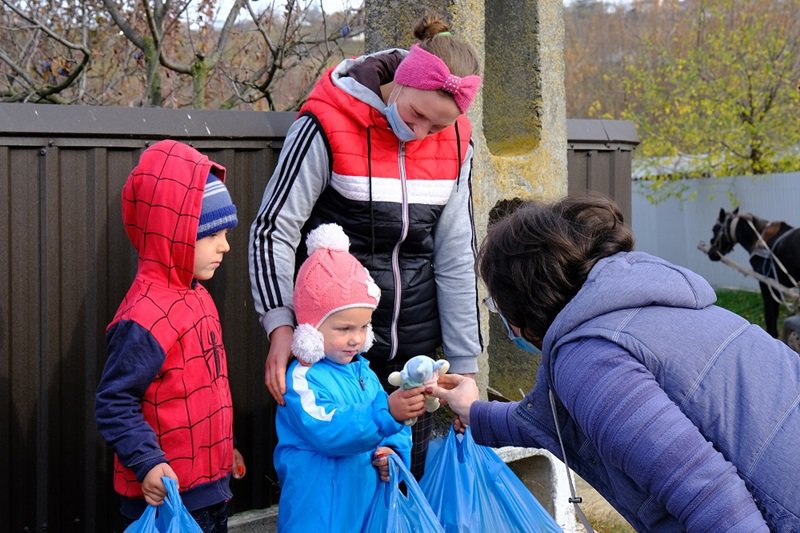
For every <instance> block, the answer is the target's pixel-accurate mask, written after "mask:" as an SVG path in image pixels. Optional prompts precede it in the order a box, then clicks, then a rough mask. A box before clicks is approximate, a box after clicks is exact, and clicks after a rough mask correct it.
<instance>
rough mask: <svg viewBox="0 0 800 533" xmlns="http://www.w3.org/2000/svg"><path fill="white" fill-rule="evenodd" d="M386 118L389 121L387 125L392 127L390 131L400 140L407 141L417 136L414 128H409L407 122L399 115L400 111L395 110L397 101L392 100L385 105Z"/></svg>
mask: <svg viewBox="0 0 800 533" xmlns="http://www.w3.org/2000/svg"><path fill="white" fill-rule="evenodd" d="M386 120H387V121H388V122H389V127H390V128H392V132H394V134H395V136H396V137H397V138H398V139H400V140H401V141H403V142H405V143H407V142H409V141H413V140H415V139H416V138H417V135H416V134H415V133H414V130H412V129H411V128H409V127H408V124H406V122H405V121H404V120H403V119H402V118H401V117H400V112H399V111H398V110H397V102H392V103H391V104H389V105H388V106H386Z"/></svg>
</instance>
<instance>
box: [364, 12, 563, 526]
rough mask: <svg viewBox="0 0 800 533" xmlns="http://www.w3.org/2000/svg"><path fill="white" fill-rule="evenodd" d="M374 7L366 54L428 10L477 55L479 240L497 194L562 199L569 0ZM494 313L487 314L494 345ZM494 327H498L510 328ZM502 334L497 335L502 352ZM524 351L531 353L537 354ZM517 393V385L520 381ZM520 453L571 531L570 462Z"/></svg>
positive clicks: (407, 40) (395, 41) (406, 41)
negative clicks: (479, 71) (566, 467)
mask: <svg viewBox="0 0 800 533" xmlns="http://www.w3.org/2000/svg"><path fill="white" fill-rule="evenodd" d="M365 6H366V28H367V31H366V50H367V52H375V51H378V50H382V49H385V48H393V47H398V48H408V47H409V46H410V45H411V44H412V43H413V42H414V37H413V35H412V33H411V32H412V29H413V25H414V23H415V22H416V21H417V19H418V18H419V17H420V16H422V15H423V14H424V13H425V11H426V10H427V9H432V10H433V11H435V12H436V13H439V14H440V15H441V16H442V17H444V18H445V19H446V20H448V21H449V22H450V25H451V29H452V31H453V33H454V35H456V36H458V37H460V38H462V39H464V40H466V41H467V42H469V43H470V44H472V46H474V47H475V50H476V51H477V52H478V55H479V57H480V59H481V63H482V70H483V88H482V90H481V92H480V93H479V95H478V98H477V99H476V100H475V103H474V104H473V105H472V108H471V109H470V110H469V117H470V120H471V121H472V125H473V140H474V142H475V156H474V160H473V165H474V169H473V178H474V185H473V190H474V197H475V225H476V229H477V232H478V242H479V243H480V241H481V240H482V239H483V237H484V236H485V234H486V226H487V222H488V218H489V216H488V214H489V210H490V209H491V208H492V207H493V206H494V205H495V204H496V203H497V201H498V200H501V199H504V198H512V197H515V196H518V197H521V198H538V199H553V198H557V197H560V196H563V195H565V194H567V121H566V106H565V98H564V20H563V4H562V0H484V1H479V0H438V1H436V0H391V1H387V0H365ZM481 290H482V291H484V289H483V287H481ZM482 296H483V295H482ZM488 314H489V313H482V316H483V320H484V323H483V324H482V328H483V338H484V339H487V342H488V340H489V323H488V320H489V318H488ZM495 326H496V327H493V328H492V329H493V330H494V331H502V332H503V333H504V332H505V330H504V328H503V327H502V326H498V325H497V324H495ZM503 340H504V339H497V341H496V342H495V343H494V344H493V351H495V348H494V347H495V346H498V347H499V346H500V344H501V343H503ZM517 355H519V354H517ZM525 357H527V359H528V360H529V359H530V356H529V355H528V354H525ZM527 362H528V363H530V361H527ZM479 366H480V372H479V375H478V385H479V386H480V389H481V392H482V395H483V397H484V398H485V397H486V396H487V392H488V390H489V381H490V375H489V371H490V368H489V361H488V357H487V354H486V353H484V354H482V356H481V358H480V361H479ZM511 366H514V367H516V372H513V371H510V372H507V373H510V374H516V375H517V376H519V375H520V374H524V373H526V372H524V371H523V372H521V371H520V370H521V369H522V366H521V365H519V364H517V363H513V362H512V365H511ZM509 370H513V369H509ZM520 379H521V380H522V381H520V382H519V383H520V385H519V387H520V388H524V390H528V389H529V388H530V384H531V382H532V381H533V379H534V377H533V376H531V375H526V376H520ZM522 383H524V385H523V384H522ZM512 390H513V391H514V392H517V391H518V389H517V385H514V386H513V388H512ZM505 394H506V395H508V393H505ZM517 394H518V392H517ZM513 398H514V399H518V396H517V395H514V396H513ZM516 450H517V451H516V452H515V453H513V454H511V455H513V457H504V458H505V459H506V460H507V461H512V462H513V463H514V464H513V465H512V467H513V468H514V469H515V470H517V471H518V475H520V477H521V478H522V479H523V480H525V481H526V484H529V487H530V488H531V489H532V490H533V489H535V488H536V487H537V486H539V485H541V486H539V488H538V489H537V490H534V492H535V493H536V494H537V495H538V496H539V497H540V499H544V500H547V499H549V501H542V503H543V504H544V505H545V506H546V507H547V508H548V510H550V511H551V512H552V513H553V516H554V518H555V519H556V521H557V522H558V523H559V525H560V526H561V527H562V528H563V529H564V530H565V531H575V528H576V524H575V515H574V513H573V512H572V508H571V505H570V504H569V503H568V497H569V493H568V486H567V483H566V475H565V474H564V472H565V471H564V469H563V463H561V462H560V461H559V460H558V459H556V458H555V457H553V456H552V455H550V454H549V453H547V452H545V451H544V450H533V449H531V450H524V449H516ZM505 454H507V450H504V451H503V455H505ZM531 480H534V481H531Z"/></svg>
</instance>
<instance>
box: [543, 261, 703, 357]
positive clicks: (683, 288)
mask: <svg viewBox="0 0 800 533" xmlns="http://www.w3.org/2000/svg"><path fill="white" fill-rule="evenodd" d="M716 300H717V295H716V293H715V292H714V289H713V288H711V285H709V284H708V282H707V281H706V280H705V279H703V278H702V277H700V276H699V275H697V274H695V273H694V272H692V271H691V270H688V269H686V268H683V267H680V266H677V265H673V264H671V263H668V262H667V261H664V260H663V259H660V258H658V257H655V256H652V255H649V254H647V253H644V252H620V253H618V254H615V255H612V256H610V257H606V258H605V259H602V260H600V261H598V262H597V264H596V265H595V266H594V268H592V270H591V272H589V276H588V278H587V279H586V282H585V283H584V284H583V287H581V289H580V290H579V291H578V294H576V295H575V297H574V298H573V299H572V300H570V302H569V303H568V304H567V305H566V306H565V307H564V309H562V310H561V312H560V313H559V314H558V316H556V319H555V320H554V321H553V324H551V325H550V328H549V329H548V330H547V333H546V334H545V338H544V342H543V351H544V353H549V352H550V351H551V350H552V349H553V348H554V347H556V344H557V343H559V342H560V341H561V340H562V338H563V337H565V336H567V335H569V333H570V332H572V331H574V330H576V329H577V328H579V327H580V326H581V325H582V324H585V323H587V322H589V321H590V320H592V319H594V318H597V317H599V316H602V315H607V314H609V313H613V312H614V311H619V310H623V309H636V308H639V307H645V306H663V307H680V308H685V309H703V308H705V307H708V306H710V305H713V304H714V302H715V301H716Z"/></svg>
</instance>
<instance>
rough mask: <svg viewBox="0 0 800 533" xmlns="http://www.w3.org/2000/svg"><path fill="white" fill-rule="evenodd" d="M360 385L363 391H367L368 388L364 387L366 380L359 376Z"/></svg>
mask: <svg viewBox="0 0 800 533" xmlns="http://www.w3.org/2000/svg"><path fill="white" fill-rule="evenodd" d="M358 384H359V385H361V390H363V391H365V390H367V388H366V387H365V386H364V378H362V377H361V376H358Z"/></svg>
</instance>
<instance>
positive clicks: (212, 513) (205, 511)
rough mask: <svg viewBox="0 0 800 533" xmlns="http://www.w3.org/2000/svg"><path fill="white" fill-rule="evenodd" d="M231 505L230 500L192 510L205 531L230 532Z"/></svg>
mask: <svg viewBox="0 0 800 533" xmlns="http://www.w3.org/2000/svg"><path fill="white" fill-rule="evenodd" d="M230 507H231V504H230V502H220V503H218V504H216V505H211V506H209V507H203V508H202V509H197V510H196V511H190V512H191V514H192V516H193V517H194V519H195V520H196V521H197V525H199V526H200V529H202V530H203V531H204V532H205V533H228V513H229V512H230Z"/></svg>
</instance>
